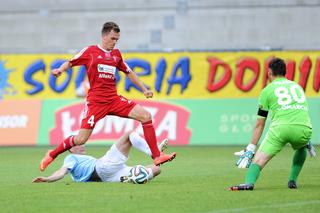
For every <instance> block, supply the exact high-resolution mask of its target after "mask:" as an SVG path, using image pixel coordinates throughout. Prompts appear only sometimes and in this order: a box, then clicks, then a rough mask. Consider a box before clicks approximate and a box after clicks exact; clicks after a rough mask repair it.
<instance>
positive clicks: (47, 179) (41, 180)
mask: <svg viewBox="0 0 320 213" xmlns="http://www.w3.org/2000/svg"><path fill="white" fill-rule="evenodd" d="M66 174H68V168H67V167H65V166H63V167H61V168H60V169H58V170H57V171H55V172H54V173H53V174H52V175H50V176H49V177H36V178H35V179H33V180H32V183H50V182H55V181H58V180H60V179H62V178H64V176H65V175H66Z"/></svg>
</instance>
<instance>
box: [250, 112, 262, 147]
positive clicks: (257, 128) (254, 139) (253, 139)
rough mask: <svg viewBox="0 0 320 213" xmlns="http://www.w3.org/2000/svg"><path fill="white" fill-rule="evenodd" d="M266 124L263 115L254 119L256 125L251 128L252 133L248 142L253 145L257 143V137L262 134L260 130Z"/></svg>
mask: <svg viewBox="0 0 320 213" xmlns="http://www.w3.org/2000/svg"><path fill="white" fill-rule="evenodd" d="M265 124H266V118H264V117H259V118H258V119H257V121H256V125H255V127H254V129H253V133H252V137H251V141H250V144H253V145H257V144H258V142H259V139H260V137H261V135H262V132H263V130H264V127H265Z"/></svg>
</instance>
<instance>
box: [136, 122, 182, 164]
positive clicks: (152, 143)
mask: <svg viewBox="0 0 320 213" xmlns="http://www.w3.org/2000/svg"><path fill="white" fill-rule="evenodd" d="M142 128H143V132H144V136H145V138H146V141H147V143H148V145H149V148H150V150H151V153H152V156H153V162H154V165H156V166H159V165H161V164H164V163H166V162H169V161H171V160H173V159H174V158H175V157H176V155H177V153H175V152H173V153H171V154H165V153H162V152H160V150H159V148H158V146H157V140H156V134H155V131H154V127H153V124H152V121H151V120H149V121H147V122H144V123H142Z"/></svg>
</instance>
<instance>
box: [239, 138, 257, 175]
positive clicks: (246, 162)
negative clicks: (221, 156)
mask: <svg viewBox="0 0 320 213" xmlns="http://www.w3.org/2000/svg"><path fill="white" fill-rule="evenodd" d="M255 149H256V145H254V144H249V145H248V146H247V147H246V149H245V150H241V151H239V152H235V153H234V154H235V155H238V156H239V160H238V161H237V163H236V165H237V167H238V168H240V169H245V168H249V166H250V164H251V162H252V159H253V157H254V154H255Z"/></svg>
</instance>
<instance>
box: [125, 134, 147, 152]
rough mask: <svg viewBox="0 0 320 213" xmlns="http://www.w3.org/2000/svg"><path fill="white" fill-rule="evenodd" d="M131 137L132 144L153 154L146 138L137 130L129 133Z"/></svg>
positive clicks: (142, 150)
mask: <svg viewBox="0 0 320 213" xmlns="http://www.w3.org/2000/svg"><path fill="white" fill-rule="evenodd" d="M129 139H130V142H131V144H132V146H133V147H134V148H136V149H138V150H140V151H141V152H143V153H145V154H147V155H149V156H151V150H150V148H149V146H148V144H147V142H146V140H145V139H143V138H142V137H140V135H139V134H138V133H136V132H132V133H131V134H130V135H129Z"/></svg>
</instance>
